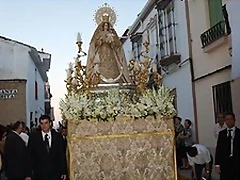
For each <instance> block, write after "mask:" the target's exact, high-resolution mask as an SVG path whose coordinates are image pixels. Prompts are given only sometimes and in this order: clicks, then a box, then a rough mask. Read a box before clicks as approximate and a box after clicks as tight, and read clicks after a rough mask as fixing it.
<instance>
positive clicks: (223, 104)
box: [212, 81, 233, 119]
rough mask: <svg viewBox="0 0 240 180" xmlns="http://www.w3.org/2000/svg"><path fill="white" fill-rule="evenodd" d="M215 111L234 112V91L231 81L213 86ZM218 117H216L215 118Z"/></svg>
mask: <svg viewBox="0 0 240 180" xmlns="http://www.w3.org/2000/svg"><path fill="white" fill-rule="evenodd" d="M212 91H213V103H214V113H215V115H216V114H217V113H226V112H232V110H233V107H232V93H231V84H230V81H228V82H225V83H222V84H218V85H215V86H213V87H212ZM215 119H216V118H215Z"/></svg>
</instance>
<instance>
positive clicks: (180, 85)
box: [163, 1, 194, 127]
mask: <svg viewBox="0 0 240 180" xmlns="http://www.w3.org/2000/svg"><path fill="white" fill-rule="evenodd" d="M174 7H175V8H174V10H175V20H176V23H177V25H176V43H177V50H178V52H179V53H180V54H181V62H182V63H183V64H182V65H181V66H180V67H179V66H177V67H175V69H174V70H173V72H171V71H170V72H169V73H168V74H166V73H165V74H164V75H163V76H164V78H163V84H164V85H166V86H168V87H169V88H176V92H177V108H178V116H180V117H182V118H183V119H186V118H189V119H190V120H191V121H192V122H193V123H194V109H193V96H192V82H191V71H190V62H189V61H188V59H189V45H188V30H187V26H186V24H187V22H186V12H185V2H184V1H175V3H174ZM193 127H194V125H193Z"/></svg>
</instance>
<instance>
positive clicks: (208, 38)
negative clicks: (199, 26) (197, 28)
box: [200, 21, 226, 48]
mask: <svg viewBox="0 0 240 180" xmlns="http://www.w3.org/2000/svg"><path fill="white" fill-rule="evenodd" d="M224 35H226V30H225V22H224V21H220V22H219V23H217V24H216V25H214V26H213V27H211V28H210V29H208V30H207V31H205V32H204V33H202V34H201V36H200V38H201V42H202V47H203V48H204V47H206V46H208V45H209V44H211V43H213V42H214V41H216V40H218V39H219V38H221V37H223V36H224Z"/></svg>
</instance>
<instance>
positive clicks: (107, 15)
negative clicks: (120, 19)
mask: <svg viewBox="0 0 240 180" xmlns="http://www.w3.org/2000/svg"><path fill="white" fill-rule="evenodd" d="M94 19H95V22H96V23H97V25H99V24H101V23H102V22H109V23H110V24H111V25H112V26H114V24H115V23H116V21H117V15H116V13H115V11H114V10H113V8H111V7H110V6H109V5H108V4H107V3H104V4H103V5H102V6H101V7H100V8H99V9H98V10H96V13H95V16H94Z"/></svg>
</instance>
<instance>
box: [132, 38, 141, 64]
mask: <svg viewBox="0 0 240 180" xmlns="http://www.w3.org/2000/svg"><path fill="white" fill-rule="evenodd" d="M142 44H143V43H142V38H140V39H138V40H137V41H133V42H132V52H133V55H134V58H135V59H136V60H140V58H141V56H140V53H141V52H142Z"/></svg>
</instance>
